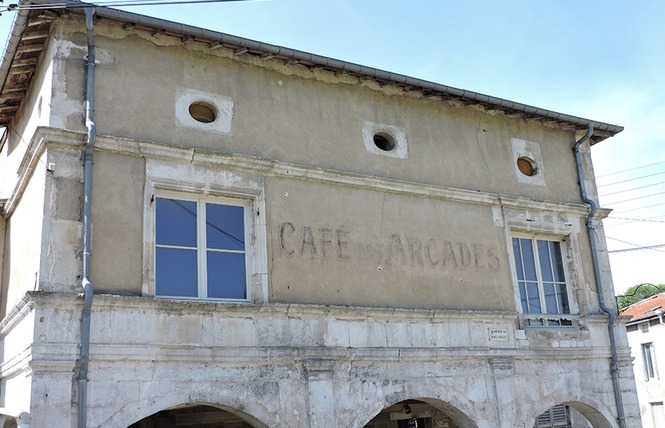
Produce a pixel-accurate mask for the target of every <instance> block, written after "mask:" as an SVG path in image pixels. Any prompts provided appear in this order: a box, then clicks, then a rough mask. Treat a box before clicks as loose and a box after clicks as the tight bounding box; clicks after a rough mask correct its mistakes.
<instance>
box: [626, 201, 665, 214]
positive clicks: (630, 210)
mask: <svg viewBox="0 0 665 428" xmlns="http://www.w3.org/2000/svg"><path fill="white" fill-rule="evenodd" d="M661 205H665V202H661V203H659V204H653V205H647V206H646V207H639V208H631V209H629V210H623V211H617V212H615V213H614V214H622V213H628V212H632V211H639V210H645V209H647V208H653V207H659V206H661Z"/></svg>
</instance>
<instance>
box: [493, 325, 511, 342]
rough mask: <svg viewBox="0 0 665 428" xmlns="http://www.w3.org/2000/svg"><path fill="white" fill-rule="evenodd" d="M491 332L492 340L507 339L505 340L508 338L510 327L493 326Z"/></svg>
mask: <svg viewBox="0 0 665 428" xmlns="http://www.w3.org/2000/svg"><path fill="white" fill-rule="evenodd" d="M489 333H490V341H495V340H501V341H505V340H508V329H505V328H491V327H490V329H489Z"/></svg>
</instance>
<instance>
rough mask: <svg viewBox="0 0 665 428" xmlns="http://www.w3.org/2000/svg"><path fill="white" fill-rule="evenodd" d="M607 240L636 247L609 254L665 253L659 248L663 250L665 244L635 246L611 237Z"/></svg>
mask: <svg viewBox="0 0 665 428" xmlns="http://www.w3.org/2000/svg"><path fill="white" fill-rule="evenodd" d="M606 238H607V239H611V240H612V241H617V242H621V243H623V244H627V245H632V246H634V247H635V248H622V249H620V250H612V251H608V253H625V252H628V251H638V250H652V251H658V252H659V253H665V251H663V250H659V249H658V248H661V247H665V244H657V245H639V244H633V243H632V242H628V241H623V240H621V239H617V238H612V237H611V236H606Z"/></svg>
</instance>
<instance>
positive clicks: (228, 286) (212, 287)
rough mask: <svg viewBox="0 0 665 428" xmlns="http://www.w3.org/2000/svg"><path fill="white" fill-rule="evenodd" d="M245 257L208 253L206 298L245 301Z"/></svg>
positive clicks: (232, 254) (235, 254)
mask: <svg viewBox="0 0 665 428" xmlns="http://www.w3.org/2000/svg"><path fill="white" fill-rule="evenodd" d="M246 280H247V274H246V271H245V255H244V254H238V253H220V252H215V251H208V297H212V298H219V299H246V298H247V293H246V286H245V283H246Z"/></svg>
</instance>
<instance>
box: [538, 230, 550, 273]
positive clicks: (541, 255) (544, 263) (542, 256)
mask: <svg viewBox="0 0 665 428" xmlns="http://www.w3.org/2000/svg"><path fill="white" fill-rule="evenodd" d="M549 242H550V241H540V240H539V241H538V260H539V262H540V272H541V273H542V274H543V281H550V282H551V281H552V278H553V275H552V263H550V246H549V245H548V244H549Z"/></svg>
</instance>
